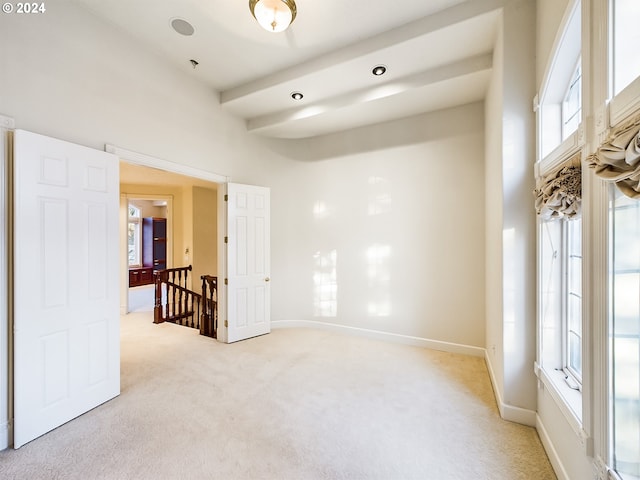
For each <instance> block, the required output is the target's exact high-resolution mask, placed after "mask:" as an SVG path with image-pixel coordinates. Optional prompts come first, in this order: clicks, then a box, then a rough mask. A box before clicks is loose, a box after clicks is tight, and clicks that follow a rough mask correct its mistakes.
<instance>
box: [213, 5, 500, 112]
mask: <svg viewBox="0 0 640 480" xmlns="http://www.w3.org/2000/svg"><path fill="white" fill-rule="evenodd" d="M506 2H507V0H469V1H466V2H463V3H460V4H458V5H455V6H453V7H450V8H447V9H445V10H442V11H440V12H437V13H434V14H433V15H428V16H426V17H423V18H421V19H419V20H415V21H413V22H410V23H407V24H405V25H402V26H400V27H396V28H393V29H391V30H388V31H386V32H384V33H382V34H379V35H376V36H374V37H370V38H368V39H365V40H362V41H359V42H356V43H353V44H351V45H348V46H346V47H343V48H340V49H338V50H335V51H333V52H330V53H327V54H324V55H321V56H319V57H316V58H314V59H312V60H309V61H307V62H304V63H301V64H298V65H295V66H293V67H290V68H286V69H283V70H280V71H279V72H276V73H274V74H272V75H268V76H266V77H262V78H259V79H257V80H254V81H252V82H248V83H245V84H243V85H239V86H237V87H234V88H231V89H229V90H225V91H223V92H221V94H220V103H221V104H225V103H230V102H233V101H234V100H237V99H240V98H243V97H245V96H248V95H252V94H255V93H257V92H260V91H262V90H266V89H268V88H270V87H273V86H276V85H279V84H281V83H283V82H288V81H292V80H295V79H297V78H300V77H303V76H306V75H309V74H312V73H314V72H317V71H320V70H324V69H326V68H330V67H334V66H336V65H338V64H342V63H346V62H349V61H353V59H354V58H357V57H361V56H363V55H367V54H370V53H374V52H376V51H379V50H382V49H385V48H389V47H392V46H393V45H397V44H398V43H402V42H406V41H408V40H412V39H414V38H417V37H420V36H423V35H426V34H428V33H431V32H435V31H437V30H441V29H443V28H446V27H449V26H451V25H455V24H457V23H460V22H463V21H465V20H469V19H471V18H474V17H477V16H478V15H482V14H485V13H489V12H492V11H495V10H498V9H500V8H502V7H503V6H504V5H505V3H506Z"/></svg>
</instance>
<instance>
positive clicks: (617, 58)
mask: <svg viewBox="0 0 640 480" xmlns="http://www.w3.org/2000/svg"><path fill="white" fill-rule="evenodd" d="M639 24H640V2H639V1H638V0H613V87H614V95H617V94H618V93H620V92H621V91H622V90H623V89H624V88H625V87H627V86H628V85H629V84H630V83H631V82H633V81H634V80H635V79H636V78H637V77H638V76H640V49H639V48H638V44H639V43H640V28H638V25H639Z"/></svg>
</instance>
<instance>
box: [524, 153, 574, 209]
mask: <svg viewBox="0 0 640 480" xmlns="http://www.w3.org/2000/svg"><path fill="white" fill-rule="evenodd" d="M580 157H581V154H580V153H577V154H575V155H573V156H572V157H570V158H569V159H568V160H567V161H566V162H563V163H562V164H561V165H560V166H559V167H557V168H555V169H554V170H552V171H551V172H549V173H548V174H546V175H545V176H543V177H541V178H540V179H539V180H538V182H537V185H536V189H535V190H534V192H533V193H534V195H535V197H536V211H537V212H538V215H540V216H541V217H542V218H544V219H546V220H549V219H553V218H564V217H566V218H572V217H575V216H578V215H580V207H581V202H582V167H581V164H580Z"/></svg>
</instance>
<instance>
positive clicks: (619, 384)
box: [610, 186, 640, 480]
mask: <svg viewBox="0 0 640 480" xmlns="http://www.w3.org/2000/svg"><path fill="white" fill-rule="evenodd" d="M611 191H612V194H611V196H612V199H611V208H610V219H611V220H610V222H611V247H610V248H611V252H610V253H611V265H612V267H611V271H612V275H611V285H610V305H611V313H610V317H611V320H610V321H611V325H610V332H611V333H610V335H611V341H610V345H611V365H612V369H611V370H612V375H611V376H612V382H611V385H612V389H613V394H612V397H613V398H612V415H613V428H612V430H613V431H612V443H613V465H614V469H615V470H616V471H617V472H618V474H619V475H620V476H621V477H622V478H623V479H624V480H637V479H638V478H640V201H638V200H633V199H630V198H628V197H625V196H624V195H622V193H620V191H619V190H618V189H617V187H615V186H612V187H611Z"/></svg>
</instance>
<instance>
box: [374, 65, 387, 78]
mask: <svg viewBox="0 0 640 480" xmlns="http://www.w3.org/2000/svg"><path fill="white" fill-rule="evenodd" d="M386 71H387V67H385V66H384V65H376V66H375V67H373V70H371V73H373V74H374V75H375V76H376V77H379V76H380V75H384V74H385V72H386Z"/></svg>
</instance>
